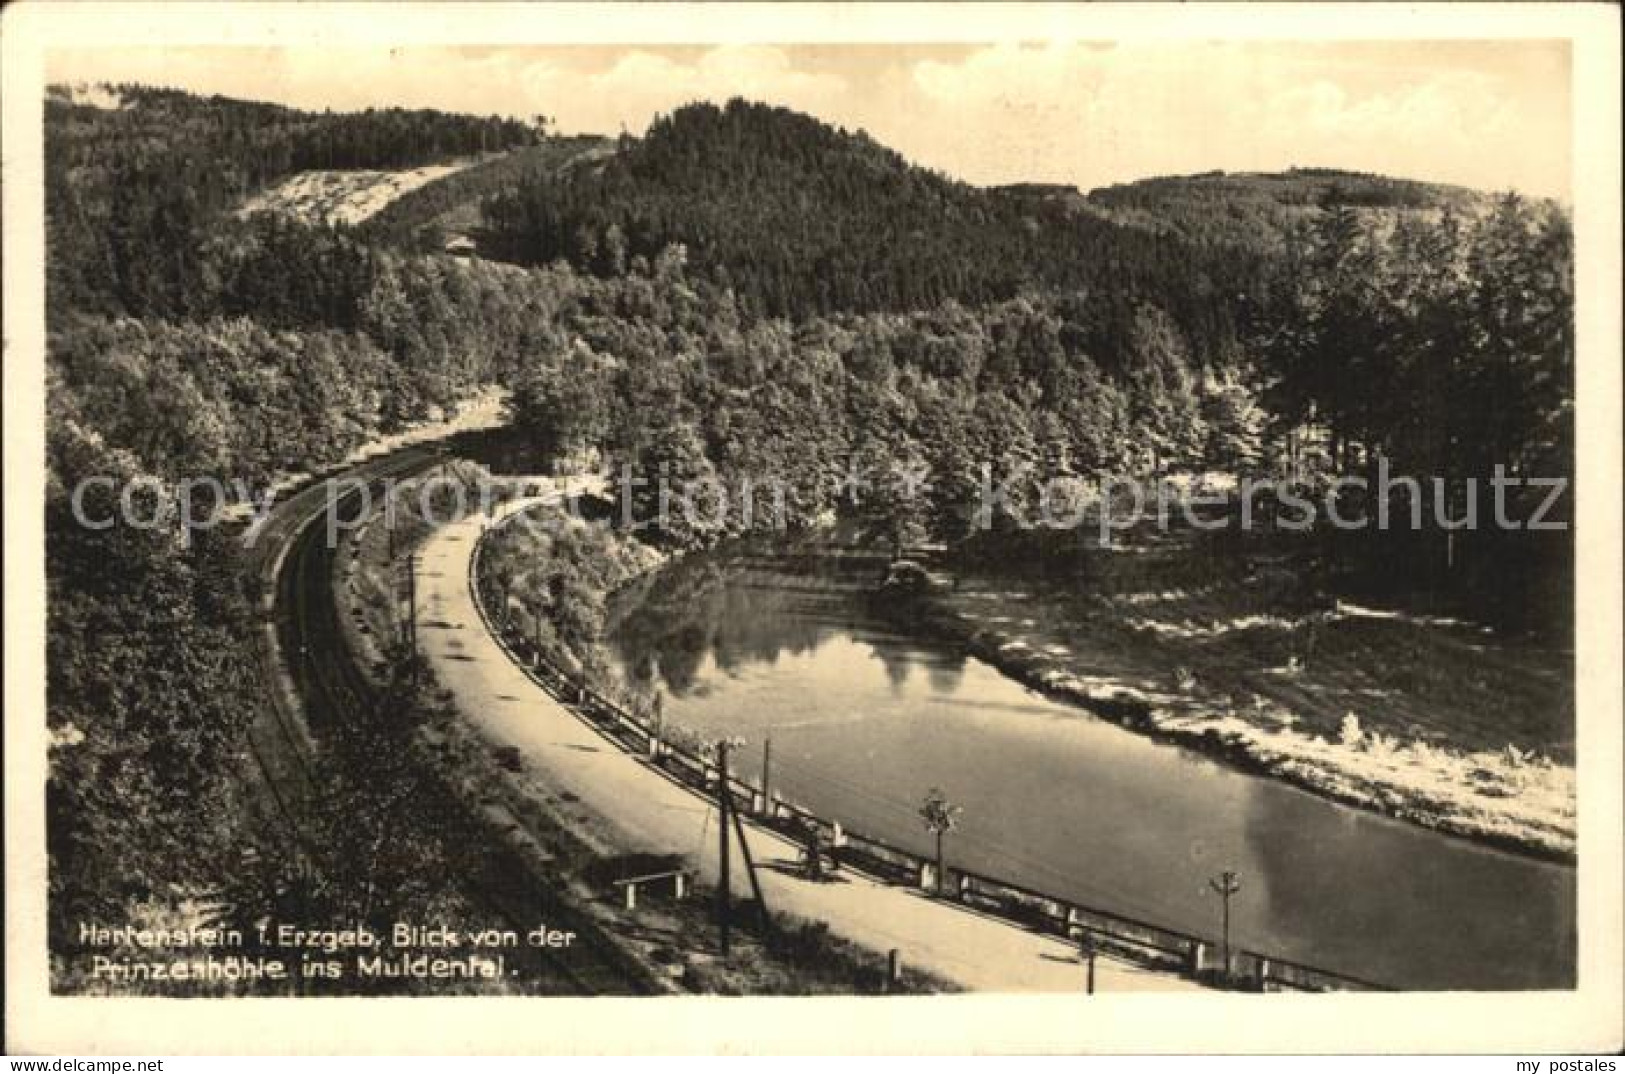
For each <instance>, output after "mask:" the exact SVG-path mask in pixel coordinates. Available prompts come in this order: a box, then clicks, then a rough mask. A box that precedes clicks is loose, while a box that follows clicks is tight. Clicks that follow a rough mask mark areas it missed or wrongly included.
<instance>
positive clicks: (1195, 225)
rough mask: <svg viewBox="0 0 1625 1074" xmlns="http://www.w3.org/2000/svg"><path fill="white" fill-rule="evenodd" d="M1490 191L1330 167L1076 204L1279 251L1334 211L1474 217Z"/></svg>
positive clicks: (1125, 188)
mask: <svg viewBox="0 0 1625 1074" xmlns="http://www.w3.org/2000/svg"><path fill="white" fill-rule="evenodd" d="M1489 203H1490V200H1489V199H1488V198H1486V197H1485V196H1484V195H1483V194H1480V193H1477V192H1475V191H1471V190H1466V189H1463V188H1461V187H1449V186H1440V185H1439V184H1436V183H1418V182H1414V181H1412V180H1408V179H1393V178H1389V177H1388V176H1383V175H1367V174H1365V173H1362V172H1345V171H1336V170H1333V169H1329V168H1293V169H1291V170H1290V171H1286V172H1279V173H1274V174H1269V173H1256V172H1234V173H1226V172H1207V173H1204V174H1202V175H1188V176H1168V177H1163V178H1156V179H1142V180H1140V181H1138V182H1134V183H1124V184H1121V185H1119V186H1110V187H1102V188H1100V189H1098V190H1092V191H1090V192H1089V194H1088V195H1087V197H1079V198H1077V199H1076V204H1079V205H1080V206H1081V207H1083V208H1086V209H1089V210H1092V211H1095V212H1098V213H1102V214H1104V215H1105V216H1107V217H1108V218H1109V219H1113V220H1117V221H1120V222H1123V223H1128V224H1134V225H1137V226H1140V227H1145V228H1149V229H1151V230H1156V231H1169V232H1172V233H1174V234H1177V235H1179V236H1181V237H1182V238H1184V239H1187V240H1190V241H1193V242H1207V243H1224V244H1228V245H1233V246H1241V247H1245V248H1250V249H1261V250H1265V251H1269V252H1272V253H1277V254H1278V253H1280V252H1282V251H1283V249H1284V246H1285V244H1286V243H1287V241H1288V240H1289V237H1290V236H1291V235H1292V233H1293V232H1295V231H1298V230H1301V229H1302V228H1303V227H1305V226H1307V225H1309V224H1310V223H1312V222H1313V221H1314V219H1315V218H1316V217H1317V216H1319V214H1320V213H1321V211H1323V210H1327V209H1334V208H1353V209H1364V210H1387V211H1388V212H1389V213H1390V214H1414V213H1436V212H1441V211H1443V210H1446V209H1449V210H1450V211H1452V212H1454V213H1457V214H1466V215H1472V214H1474V213H1476V212H1478V211H1481V210H1482V209H1484V208H1486V207H1487V206H1488V205H1489Z"/></svg>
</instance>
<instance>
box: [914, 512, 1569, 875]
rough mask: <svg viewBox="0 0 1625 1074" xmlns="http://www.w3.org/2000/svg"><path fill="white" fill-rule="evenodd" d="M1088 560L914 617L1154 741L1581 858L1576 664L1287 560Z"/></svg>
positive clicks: (1187, 537) (965, 592)
mask: <svg viewBox="0 0 1625 1074" xmlns="http://www.w3.org/2000/svg"><path fill="white" fill-rule="evenodd" d="M1004 562H1009V560H1005V561H1004ZM1071 562H1072V565H1073V566H1072V570H1071V571H1069V572H1067V573H1049V574H1037V573H1022V574H1018V573H1013V572H1003V571H998V570H989V569H985V568H979V569H977V570H966V571H964V572H962V573H961V575H960V576H959V578H958V579H957V581H956V582H955V584H954V585H953V586H952V587H951V588H948V587H941V588H938V589H936V590H934V591H932V592H930V593H928V594H924V595H921V596H918V597H917V598H915V599H914V600H913V601H911V602H910V603H909V605H908V606H907V607H906V608H903V609H899V613H900V614H902V615H904V616H906V617H907V618H910V619H911V620H914V621H916V622H917V623H918V624H919V625H920V626H923V627H926V628H928V629H932V630H934V631H936V632H938V633H941V634H945V635H947V636H950V637H953V638H954V639H956V640H958V641H960V642H961V643H963V644H965V645H966V646H967V647H968V648H969V649H970V650H971V651H972V652H973V653H975V654H976V655H977V656H979V657H981V658H982V659H985V660H987V661H988V662H989V663H992V664H994V665H995V666H997V667H999V668H1000V669H1001V670H1003V671H1004V672H1005V673H1007V674H1009V675H1011V676H1013V677H1015V678H1017V679H1019V680H1021V681H1022V682H1024V683H1027V684H1028V685H1030V686H1032V687H1034V688H1036V689H1039V690H1042V691H1044V692H1045V693H1046V694H1049V695H1051V696H1054V697H1056V698H1059V699H1062V700H1066V701H1069V702H1072V703H1075V704H1079V705H1081V706H1083V707H1085V708H1088V709H1090V710H1091V711H1094V712H1097V713H1099V714H1101V715H1104V716H1106V717H1108V718H1111V719H1115V720H1118V721H1120V722H1122V723H1124V724H1125V725H1127V726H1130V727H1133V728H1136V729H1138V730H1141V731H1143V732H1146V733H1149V734H1152V735H1154V736H1156V737H1159V738H1163V739H1166V740H1170V741H1176V742H1179V743H1181V744H1184V745H1187V746H1190V747H1193V748H1195V749H1198V750H1201V751H1203V752H1205V753H1208V754H1211V755H1215V756H1220V757H1223V758H1225V759H1228V760H1229V761H1231V762H1232V763H1235V764H1238V765H1240V766H1242V767H1245V768H1247V769H1249V770H1252V771H1256V772H1259V773H1262V774H1265V775H1269V776H1273V777H1276V778H1281V779H1285V780H1287V781H1289V782H1292V783H1294V784H1297V785H1298V786H1301V787H1304V788H1307V789H1309V790H1312V791H1314V792H1316V793H1319V794H1323V795H1325V796H1327V797H1330V798H1334V799H1337V800H1339V801H1342V802H1345V803H1349V804H1353V805H1357V806H1361V807H1364V808H1369V809H1373V810H1376V811H1378V812H1381V813H1385V814H1387V815H1390V816H1393V817H1397V818H1400V819H1403V820H1407V821H1410V822H1413V823H1416V824H1420V825H1423V826H1425V827H1429V828H1434V829H1437V830H1440V831H1445V832H1450V833H1453V834H1457V835H1462V836H1467V837H1471V838H1474V839H1477V840H1480V841H1483V842H1486V843H1490V844H1493V845H1496V846H1500V847H1504V848H1508V849H1514V850H1518V851H1522V852H1526V853H1530V854H1533V855H1536V856H1540V857H1545V858H1551V859H1555V860H1559V861H1568V860H1572V859H1573V855H1574V847H1575V812H1574V810H1575V771H1574V707H1573V705H1574V702H1573V693H1572V689H1573V688H1572V677H1571V674H1570V669H1571V666H1572V655H1571V654H1570V653H1568V652H1565V651H1562V650H1558V649H1551V648H1545V647H1542V646H1540V645H1539V644H1537V643H1535V642H1532V641H1529V640H1527V639H1519V638H1512V637H1507V636H1502V635H1499V634H1497V633H1495V632H1493V631H1491V630H1490V629H1488V628H1486V627H1481V626H1478V625H1475V624H1472V623H1468V622H1463V621H1459V620H1455V619H1450V618H1445V617H1439V616H1427V615H1419V614H1415V613H1408V612H1405V611H1400V610H1396V609H1385V608H1375V607H1367V606H1364V605H1362V604H1359V603H1355V602H1351V601H1347V600H1338V599H1336V598H1335V597H1333V596H1328V595H1326V594H1324V593H1322V592H1320V591H1319V590H1318V589H1317V588H1316V585H1315V584H1314V583H1313V582H1312V580H1311V578H1312V572H1311V571H1310V570H1309V569H1308V566H1307V564H1306V563H1304V562H1303V561H1301V560H1299V559H1296V558H1294V557H1293V556H1292V555H1291V554H1283V553H1282V551H1281V550H1280V549H1279V548H1275V547H1267V548H1266V547H1256V548H1252V549H1250V550H1246V551H1243V553H1242V554H1237V550H1236V549H1235V548H1233V547H1225V548H1223V549H1220V548H1218V547H1216V546H1215V545H1214V544H1213V543H1211V542H1209V541H1208V540H1207V539H1206V538H1205V537H1203V536H1202V535H1196V534H1189V533H1187V534H1177V533H1176V534H1160V535H1156V536H1153V537H1147V538H1137V539H1136V540H1135V541H1134V542H1133V543H1127V544H1124V543H1119V544H1118V545H1117V546H1116V547H1113V548H1098V547H1094V548H1091V549H1089V550H1088V552H1087V554H1086V555H1084V556H1083V557H1081V558H1077V559H1074V560H1072V561H1071Z"/></svg>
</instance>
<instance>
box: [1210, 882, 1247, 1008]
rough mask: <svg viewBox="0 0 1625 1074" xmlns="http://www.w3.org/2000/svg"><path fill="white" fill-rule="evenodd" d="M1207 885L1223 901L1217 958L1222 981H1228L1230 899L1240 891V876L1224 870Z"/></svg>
mask: <svg viewBox="0 0 1625 1074" xmlns="http://www.w3.org/2000/svg"><path fill="white" fill-rule="evenodd" d="M1208 885H1209V886H1210V887H1212V888H1213V890H1214V891H1215V892H1216V893H1217V894H1218V895H1219V897H1220V898H1222V899H1223V900H1224V933H1223V943H1222V944H1221V946H1220V948H1219V952H1220V954H1219V957H1220V959H1222V963H1221V964H1222V965H1223V967H1224V979H1225V980H1226V981H1228V980H1230V897H1231V896H1232V895H1234V894H1236V893H1237V892H1238V891H1240V890H1241V876H1240V874H1238V873H1236V872H1235V871H1234V870H1232V869H1226V870H1225V871H1224V872H1222V873H1220V874H1219V875H1218V876H1215V877H1213V878H1211V879H1210V880H1208Z"/></svg>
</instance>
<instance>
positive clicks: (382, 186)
mask: <svg viewBox="0 0 1625 1074" xmlns="http://www.w3.org/2000/svg"><path fill="white" fill-rule="evenodd" d="M474 163H477V162H476V161H472V160H464V161H456V162H453V163H450V164H430V165H428V166H426V167H422V168H412V169H410V170H407V171H398V172H375V171H314V172H301V173H299V174H298V175H295V176H293V177H292V178H291V179H287V180H285V181H284V182H282V183H279V184H277V185H276V186H274V187H272V188H271V189H270V190H267V191H265V192H263V193H260V194H256V195H255V196H254V197H252V198H249V199H248V200H247V201H246V202H244V203H243V206H242V208H240V209H239V210H238V215H240V216H250V215H252V214H254V213H263V212H271V213H280V214H282V215H284V216H290V217H292V218H294V219H295V220H298V221H300V222H301V223H305V224H347V225H354V224H359V223H361V222H362V221H363V220H366V219H367V218H368V217H371V216H372V215H373V214H375V213H377V212H378V211H379V210H381V209H383V208H384V206H386V205H388V204H389V203H390V202H392V201H394V200H395V199H396V198H398V197H400V196H401V195H403V194H407V193H410V192H411V191H413V190H416V189H418V188H419V187H423V186H427V185H428V184H430V183H432V182H434V181H435V180H437V179H443V178H445V177H446V176H448V175H451V174H453V173H455V172H459V171H462V170H463V169H464V168H467V167H469V166H470V165H472V164H474Z"/></svg>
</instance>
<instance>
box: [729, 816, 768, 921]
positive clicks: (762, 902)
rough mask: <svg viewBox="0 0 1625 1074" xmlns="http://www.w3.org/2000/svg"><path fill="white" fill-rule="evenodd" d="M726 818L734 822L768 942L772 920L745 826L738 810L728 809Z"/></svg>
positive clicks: (740, 851) (746, 871)
mask: <svg viewBox="0 0 1625 1074" xmlns="http://www.w3.org/2000/svg"><path fill="white" fill-rule="evenodd" d="M728 816H729V817H731V818H732V819H733V822H734V835H736V836H738V837H739V853H740V856H741V857H743V858H744V859H745V873H746V875H748V876H749V877H750V890H751V893H752V894H753V895H755V896H756V906H757V909H759V910H760V911H761V915H762V935H763V936H764V937H766V938H767V939H768V940H769V941H771V940H772V938H773V918H772V916H770V915H769V914H768V912H767V896H765V895H763V894H762V882H761V881H760V880H759V879H757V876H756V861H755V859H754V858H752V857H751V855H750V843H748V842H746V841H745V824H744V822H743V821H741V820H740V819H739V810H737V809H729V810H728Z"/></svg>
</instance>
